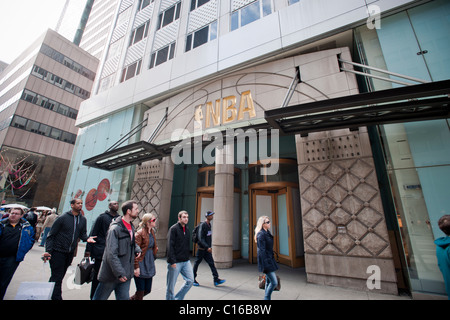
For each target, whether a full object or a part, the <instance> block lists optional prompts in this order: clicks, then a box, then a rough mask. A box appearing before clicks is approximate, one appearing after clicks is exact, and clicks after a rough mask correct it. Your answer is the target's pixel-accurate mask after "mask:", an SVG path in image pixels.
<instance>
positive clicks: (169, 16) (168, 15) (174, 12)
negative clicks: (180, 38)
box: [157, 2, 181, 30]
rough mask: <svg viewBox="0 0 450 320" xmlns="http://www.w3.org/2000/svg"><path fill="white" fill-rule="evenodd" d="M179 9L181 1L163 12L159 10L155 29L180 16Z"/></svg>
mask: <svg viewBox="0 0 450 320" xmlns="http://www.w3.org/2000/svg"><path fill="white" fill-rule="evenodd" d="M180 10H181V2H178V3H177V4H175V5H174V6H172V7H170V8H169V9H167V10H165V11H164V12H161V13H160V14H159V18H158V19H159V20H158V28H157V30H159V29H161V28H164V27H165V26H167V25H168V24H171V23H172V22H174V21H175V20H177V19H178V18H180Z"/></svg>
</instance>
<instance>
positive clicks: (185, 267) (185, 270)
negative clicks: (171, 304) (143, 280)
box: [166, 260, 194, 300]
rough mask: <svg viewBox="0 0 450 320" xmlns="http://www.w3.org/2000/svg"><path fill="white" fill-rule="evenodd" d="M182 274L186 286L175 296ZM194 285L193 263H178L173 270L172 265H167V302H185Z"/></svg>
mask: <svg viewBox="0 0 450 320" xmlns="http://www.w3.org/2000/svg"><path fill="white" fill-rule="evenodd" d="M179 273H181V275H182V276H183V279H184V281H185V282H184V284H183V286H182V287H181V288H180V290H179V291H178V293H177V294H176V295H174V289H175V283H176V282H177V278H178V274H179ZM193 284H194V273H193V271H192V265H191V262H190V261H189V260H188V261H184V262H177V263H176V267H175V268H173V267H172V265H170V264H167V290H166V300H183V299H184V296H185V295H186V293H187V292H188V291H189V289H191V287H192V285H193Z"/></svg>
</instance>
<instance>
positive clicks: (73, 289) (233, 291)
mask: <svg viewBox="0 0 450 320" xmlns="http://www.w3.org/2000/svg"><path fill="white" fill-rule="evenodd" d="M84 249H85V245H84V244H83V243H80V245H79V246H78V253H77V257H76V258H74V260H73V263H72V266H70V267H69V269H68V271H67V273H66V277H65V278H64V281H63V294H62V296H63V299H64V300H89V294H90V289H91V285H90V284H84V285H82V286H77V285H75V284H73V282H72V281H73V278H74V275H75V266H76V265H77V263H78V262H79V261H81V259H82V257H83V255H84ZM43 252H44V248H43V247H39V246H38V245H37V244H35V245H34V247H33V248H32V249H31V250H30V251H29V252H28V254H27V255H26V257H25V260H24V261H23V262H22V263H21V264H20V265H19V268H18V269H17V271H16V273H15V274H14V277H13V279H12V281H11V283H10V285H9V287H8V290H7V292H6V295H5V300H14V298H15V296H16V293H17V290H18V288H19V285H20V283H21V282H23V281H48V278H49V277H50V268H49V266H48V264H47V265H46V267H45V269H44V271H43V262H42V260H41V255H42V253H43ZM191 261H192V263H193V262H194V261H195V260H194V258H193V259H192V260H191ZM166 268H167V263H166V260H165V258H161V259H157V260H156V275H155V277H154V278H153V286H152V292H151V293H150V294H149V295H147V296H146V297H145V298H144V300H165V297H166V274H167V269H166ZM218 272H219V276H220V278H221V279H226V282H225V283H224V284H222V285H220V286H218V287H215V286H214V284H213V281H212V275H211V271H210V269H209V267H208V264H207V263H206V262H202V263H201V264H200V267H199V269H198V276H197V281H198V282H199V283H200V286H199V287H192V288H191V290H190V291H189V292H188V294H187V295H186V300H262V299H263V298H264V291H263V290H261V289H259V288H258V285H257V280H258V268H257V266H256V265H254V264H253V265H252V264H249V263H248V262H247V261H246V260H238V261H235V263H234V265H233V267H232V268H230V269H219V270H218ZM277 275H278V276H279V277H280V279H281V291H279V292H277V291H275V292H274V293H273V294H272V299H273V300H411V298H410V297H409V296H394V295H387V294H379V293H376V292H362V291H356V290H351V289H344V288H337V287H330V286H322V285H316V284H311V283H307V282H306V274H305V269H304V268H299V269H291V268H289V267H286V266H283V265H280V269H279V270H278V271H277ZM182 281H183V278H182V277H181V276H179V277H178V282H177V285H176V287H175V290H176V291H177V290H178V288H179V287H180V286H181V283H182ZM134 292H135V284H134V280H132V281H131V288H130V295H132V294H134ZM110 299H111V300H114V299H115V296H114V294H111V297H110Z"/></svg>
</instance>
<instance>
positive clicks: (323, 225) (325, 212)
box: [296, 127, 397, 294]
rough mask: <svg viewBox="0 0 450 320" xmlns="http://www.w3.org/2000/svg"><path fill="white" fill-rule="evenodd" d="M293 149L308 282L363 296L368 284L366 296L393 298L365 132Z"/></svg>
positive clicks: (328, 135)
mask: <svg viewBox="0 0 450 320" xmlns="http://www.w3.org/2000/svg"><path fill="white" fill-rule="evenodd" d="M296 143H297V155H298V164H299V170H298V173H299V181H300V196H301V206H302V222H303V236H304V242H305V265H306V273H307V279H308V282H313V283H319V284H326V285H336V286H343V287H349V288H354V289H359V290H364V291H368V290H372V289H373V288H372V287H371V285H372V280H370V279H373V284H379V287H377V288H376V289H377V290H372V291H374V292H383V293H392V294H397V283H396V282H397V279H396V274H395V269H394V261H393V256H392V251H391V246H390V242H389V235H388V232H387V227H386V221H385V217H384V211H383V206H382V203H381V197H380V190H379V187H378V181H377V176H376V172H375V165H374V162H373V156H372V151H371V148H370V141H369V136H368V134H367V129H366V128H365V127H363V128H359V131H353V132H351V131H350V130H348V129H343V130H334V131H327V132H317V133H312V134H309V136H308V137H300V136H296ZM372 276H373V277H372ZM369 278H370V279H369ZM368 280H370V284H368ZM376 280H378V282H376Z"/></svg>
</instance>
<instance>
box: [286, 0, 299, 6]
mask: <svg viewBox="0 0 450 320" xmlns="http://www.w3.org/2000/svg"><path fill="white" fill-rule="evenodd" d="M297 2H300V0H288V4H289V5H291V4H294V3H297Z"/></svg>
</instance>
